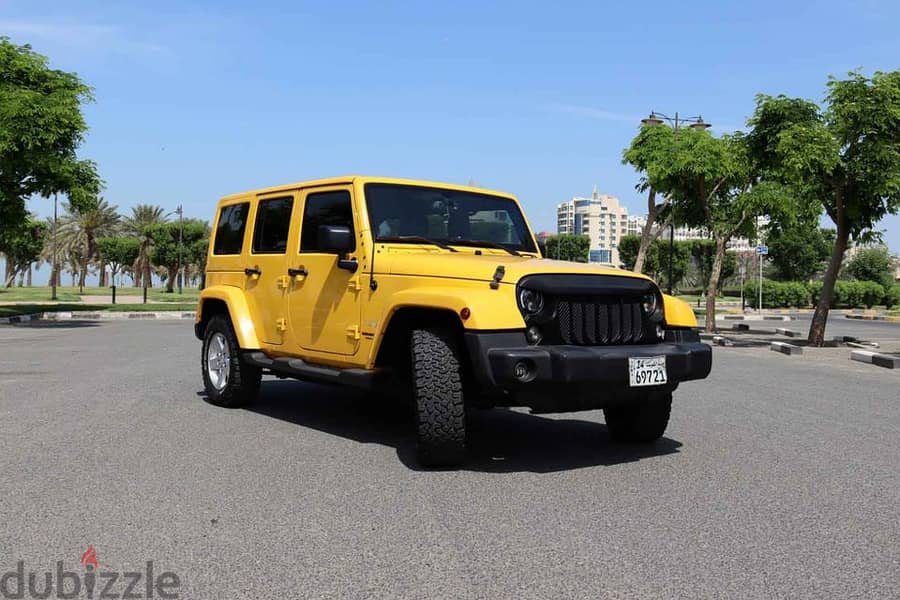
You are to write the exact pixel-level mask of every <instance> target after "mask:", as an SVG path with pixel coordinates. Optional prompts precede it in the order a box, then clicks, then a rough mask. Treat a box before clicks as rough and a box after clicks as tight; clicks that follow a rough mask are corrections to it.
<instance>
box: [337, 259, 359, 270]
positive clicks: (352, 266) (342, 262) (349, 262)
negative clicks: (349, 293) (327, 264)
mask: <svg viewBox="0 0 900 600" xmlns="http://www.w3.org/2000/svg"><path fill="white" fill-rule="evenodd" d="M337 266H338V269H344V270H345V271H350V272H351V273H356V270H357V269H358V268H359V263H358V262H356V259H355V258H350V259H346V258H339V259H338V261H337Z"/></svg>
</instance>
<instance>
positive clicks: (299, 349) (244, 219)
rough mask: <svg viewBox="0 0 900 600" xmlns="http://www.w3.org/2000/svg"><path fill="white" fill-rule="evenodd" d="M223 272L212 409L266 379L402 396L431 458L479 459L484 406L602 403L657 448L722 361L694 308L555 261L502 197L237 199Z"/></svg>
mask: <svg viewBox="0 0 900 600" xmlns="http://www.w3.org/2000/svg"><path fill="white" fill-rule="evenodd" d="M206 269H207V274H206V282H207V287H206V288H205V289H204V290H203V292H202V293H201V295H200V299H199V304H198V307H197V321H196V325H195V331H196V335H197V337H198V338H199V339H201V340H203V350H202V371H203V382H204V385H205V387H206V393H207V397H208V400H209V401H210V402H211V403H213V404H217V405H220V406H228V407H233V406H241V405H243V404H245V403H247V402H250V401H252V400H253V399H254V398H255V397H256V395H257V393H258V391H259V385H260V377H261V376H262V375H263V374H265V373H271V374H275V375H278V376H282V377H294V378H297V379H302V380H309V381H316V382H326V383H334V384H340V385H347V386H353V387H359V388H366V389H374V390H387V391H391V392H400V393H401V395H405V396H407V397H408V398H409V399H410V400H411V401H412V403H413V404H414V406H415V408H416V414H417V417H418V418H417V431H418V459H419V461H420V462H421V463H422V464H424V465H430V466H441V465H454V464H458V463H460V462H461V461H463V460H464V456H465V448H466V418H465V416H466V411H467V410H470V409H475V408H491V407H495V406H527V407H530V408H531V409H532V411H533V412H540V413H547V412H568V411H575V410H587V409H596V408H602V409H603V410H604V412H605V415H606V422H607V425H608V427H609V430H610V433H611V435H612V437H613V438H614V439H616V440H620V441H625V442H651V441H653V440H656V439H658V438H659V437H660V436H662V435H663V433H664V431H665V429H666V426H667V424H668V419H669V411H670V407H671V402H672V392H673V391H674V390H675V389H676V388H677V387H678V384H679V382H681V381H686V380H690V379H702V378H704V377H706V376H707V375H708V374H709V371H710V366H711V356H712V355H711V350H710V347H709V346H707V345H705V344H702V343H700V338H699V334H698V333H697V330H696V325H697V322H696V319H695V318H694V313H693V312H692V311H691V309H690V307H689V306H688V305H687V304H686V303H684V302H681V301H680V300H677V299H675V298H672V297H670V296H665V295H663V294H662V293H660V291H659V288H658V287H657V286H656V284H654V283H653V281H651V280H650V279H648V278H647V277H645V276H643V275H640V274H637V273H631V272H628V271H620V270H616V269H610V268H602V267H598V266H594V265H589V264H579V263H573V262H563V261H555V260H546V259H543V258H541V252H540V250H539V248H538V245H537V243H536V242H535V238H534V236H533V234H532V232H531V230H530V229H529V226H528V223H527V222H526V220H525V216H524V215H523V214H522V210H521V208H520V207H519V204H518V202H517V201H516V199H515V198H514V197H513V196H511V195H508V194H503V193H499V192H493V191H488V190H483V189H476V188H471V187H464V186H457V185H449V184H441V183H432V182H425V181H412V180H398V179H387V178H379V177H346V178H336V179H324V180H318V181H310V182H305V183H297V184H292V185H282V186H278V187H271V188H267V189H263V190H257V191H251V192H244V193H240V194H235V195H232V196H227V197H225V198H223V199H222V200H221V201H220V203H219V208H218V214H217V216H216V221H215V226H214V232H213V238H212V240H211V243H210V249H209V256H208V260H207V267H206ZM535 443H540V441H539V440H535Z"/></svg>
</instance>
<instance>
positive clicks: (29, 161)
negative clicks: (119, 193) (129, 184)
mask: <svg viewBox="0 0 900 600" xmlns="http://www.w3.org/2000/svg"><path fill="white" fill-rule="evenodd" d="M90 100H91V90H90V88H89V87H88V86H86V85H85V84H84V83H82V81H81V80H80V79H79V78H78V76H77V75H75V74H74V73H66V72H64V71H58V70H55V69H51V68H50V67H49V65H48V62H47V59H46V58H45V57H43V56H41V55H40V54H37V53H35V52H33V51H32V50H31V48H30V47H29V46H17V45H15V44H13V43H11V42H10V41H9V40H8V39H7V38H5V37H0V214H2V215H3V218H2V219H0V234H2V233H3V231H4V230H14V229H15V228H16V227H18V226H19V225H21V224H22V223H23V222H24V221H25V220H26V214H25V199H26V198H28V197H30V196H32V195H41V196H50V195H51V194H54V193H57V192H59V193H65V194H68V195H69V199H70V201H71V202H73V203H74V204H75V205H76V206H81V205H82V204H83V203H85V202H87V201H89V200H90V199H91V198H95V197H96V196H97V194H98V193H99V190H100V180H99V178H98V176H97V171H96V167H95V165H94V164H93V163H92V162H90V161H85V160H79V159H78V157H77V156H76V149H77V148H78V146H79V145H80V144H81V142H82V141H83V139H84V134H85V132H86V131H87V124H86V123H85V121H84V117H83V116H82V114H81V105H82V103H84V102H87V101H90Z"/></svg>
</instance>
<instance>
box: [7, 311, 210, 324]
mask: <svg viewBox="0 0 900 600" xmlns="http://www.w3.org/2000/svg"><path fill="white" fill-rule="evenodd" d="M195 315H196V313H195V312H194V311H158V312H91V311H58V312H43V313H35V314H31V315H20V316H16V317H4V318H2V319H0V325H12V324H16V323H27V322H29V321H39V320H44V321H121V320H125V319H141V320H144V319H158V320H160V321H163V320H169V321H172V320H178V319H194V316H195Z"/></svg>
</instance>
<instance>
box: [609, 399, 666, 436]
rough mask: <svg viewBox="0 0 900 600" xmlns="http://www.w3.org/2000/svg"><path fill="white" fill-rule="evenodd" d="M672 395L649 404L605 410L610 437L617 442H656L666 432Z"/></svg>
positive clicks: (621, 406) (628, 405) (622, 405)
mask: <svg viewBox="0 0 900 600" xmlns="http://www.w3.org/2000/svg"><path fill="white" fill-rule="evenodd" d="M671 410H672V394H665V395H663V396H656V397H653V398H651V399H648V401H647V402H640V403H633V404H621V405H618V406H611V407H609V408H604V409H603V414H604V415H605V416H606V427H607V428H608V429H609V436H610V437H611V438H612V439H613V440H614V441H616V442H627V443H642V444H646V443H649V442H654V441H656V440H658V439H659V438H661V437H662V436H663V434H664V433H665V432H666V427H667V426H668V424H669V413H670V412H671Z"/></svg>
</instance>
